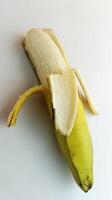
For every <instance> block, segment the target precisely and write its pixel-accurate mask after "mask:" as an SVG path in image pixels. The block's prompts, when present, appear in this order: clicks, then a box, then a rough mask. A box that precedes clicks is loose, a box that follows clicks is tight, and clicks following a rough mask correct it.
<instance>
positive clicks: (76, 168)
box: [8, 29, 97, 192]
mask: <svg viewBox="0 0 112 200" xmlns="http://www.w3.org/2000/svg"><path fill="white" fill-rule="evenodd" d="M23 46H24V49H25V51H26V52H27V54H28V56H29V58H30V60H31V62H32V63H33V66H34V68H35V71H36V73H37V76H38V78H39V80H40V83H41V85H39V86H38V85H37V86H34V87H33V88H31V89H29V90H28V91H26V92H25V93H24V94H23V95H22V96H21V97H20V98H19V99H18V101H17V103H16V104H15V106H14V108H13V109H12V111H11V113H10V115H9V118H8V126H12V125H15V124H16V119H17V116H18V113H19V111H20V109H21V107H22V106H23V104H24V103H25V101H26V100H27V99H28V98H29V97H30V96H31V95H33V94H40V95H43V96H44V98H45V101H46V105H47V107H48V110H49V113H50V115H51V119H52V122H53V123H54V127H55V135H56V138H57V141H58V144H59V147H60V149H61V151H62V153H63V155H64V157H65V158H66V160H67V161H68V164H69V166H70V168H71V171H72V174H73V177H74V179H75V180H76V182H77V184H78V185H79V186H80V188H82V190H83V191H85V192H88V190H89V189H90V188H91V187H92V185H93V150H92V142H91V137H90V133H89V129H88V125H87V121H86V116H85V111H84V109H83V105H82V102H81V100H80V97H79V93H78V86H77V81H78V80H79V83H80V84H81V87H82V89H83V91H84V94H85V98H86V101H87V103H88V107H89V109H90V111H91V112H92V113H93V114H97V111H96V109H95V108H94V105H93V103H92V100H91V98H90V96H89V93H88V91H87V87H86V85H85V83H84V80H83V79H82V77H81V75H80V72H79V71H78V70H77V69H71V68H70V65H69V62H68V59H67V57H66V54H65V52H64V49H63V47H62V45H61V44H60V42H59V40H58V39H57V37H56V35H55V33H54V32H53V30H52V29H31V30H30V31H29V32H28V33H27V35H26V37H25V39H24V41H23Z"/></svg>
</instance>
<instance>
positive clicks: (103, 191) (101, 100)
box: [0, 0, 112, 200]
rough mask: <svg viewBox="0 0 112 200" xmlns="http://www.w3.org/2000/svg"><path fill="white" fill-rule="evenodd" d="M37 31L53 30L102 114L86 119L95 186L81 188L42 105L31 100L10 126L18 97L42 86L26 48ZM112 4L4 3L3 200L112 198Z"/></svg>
mask: <svg viewBox="0 0 112 200" xmlns="http://www.w3.org/2000/svg"><path fill="white" fill-rule="evenodd" d="M32 27H37V28H45V27H51V28H53V29H54V30H55V32H56V33H57V35H58V37H59V38H60V40H61V41H62V44H63V46H64V48H65V50H66V53H67V55H68V58H69V61H70V64H71V66H77V67H79V69H80V71H81V72H82V74H83V76H84V78H85V80H86V82H87V85H88V88H89V90H90V93H91V96H92V97H93V99H94V101H95V104H96V107H97V109H98V111H99V113H100V115H99V116H98V117H94V116H91V115H90V114H88V115H87V117H88V123H89V127H90V129H91V136H92V140H93V145H94V179H95V180H94V187H93V188H92V189H91V191H90V192H88V193H87V194H85V193H84V192H82V191H81V190H80V189H79V187H78V186H77V185H76V183H75V181H74V179H73V178H72V175H71V172H70V170H69V167H68V165H67V163H66V161H65V160H64V159H63V157H62V156H61V154H60V151H59V149H58V147H57V144H56V141H55V137H54V130H53V127H52V125H51V121H50V117H49V114H48V112H47V109H46V106H45V104H44V101H43V99H42V98H41V97H37V96H33V97H32V98H30V99H29V100H28V102H27V103H26V105H25V106H24V108H23V110H22V111H21V114H20V115H19V119H18V123H17V126H16V127H12V128H7V126H6V120H7V116H8V113H9V111H10V110H11V108H12V106H13V104H14V102H15V101H16V100H17V98H18V96H19V95H21V93H23V92H24V91H25V90H26V89H28V88H30V87H31V86H33V85H35V84H36V83H37V79H36V77H35V74H34V71H33V70H32V67H31V65H30V62H29V61H28V59H27V57H26V54H25V53H24V50H23V48H22V46H21V41H22V38H23V37H24V36H25V34H26V32H27V31H28V29H30V28H32ZM111 88H112V1H111V0H94V1H93V0H55V1H53V0H19V1H15V0H10V1H7V0H0V200H7V199H8V200H44V199H45V200H62V199H64V200H75V199H76V200H99V199H101V200H106V199H108V200H111V199H112V182H111V179H112V89H111Z"/></svg>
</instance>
